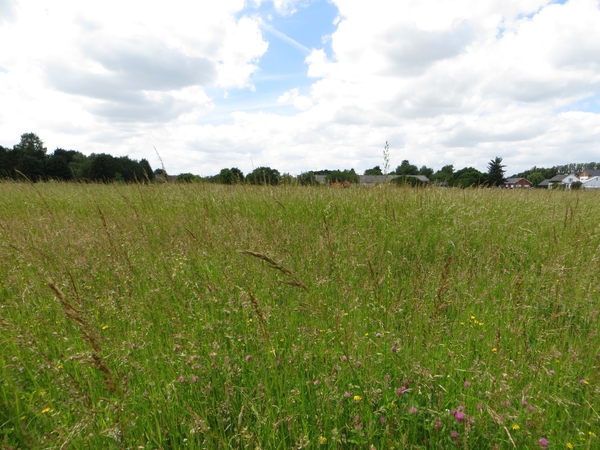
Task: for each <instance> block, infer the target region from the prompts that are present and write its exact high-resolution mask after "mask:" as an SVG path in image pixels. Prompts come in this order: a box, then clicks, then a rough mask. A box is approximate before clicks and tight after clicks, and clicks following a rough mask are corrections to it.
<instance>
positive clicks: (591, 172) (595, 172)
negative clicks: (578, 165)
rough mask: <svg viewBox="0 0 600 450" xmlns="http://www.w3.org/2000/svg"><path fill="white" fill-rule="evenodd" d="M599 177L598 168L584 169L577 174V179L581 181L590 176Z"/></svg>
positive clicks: (599, 171)
mask: <svg viewBox="0 0 600 450" xmlns="http://www.w3.org/2000/svg"><path fill="white" fill-rule="evenodd" d="M593 177H600V170H588V169H585V170H584V171H583V172H581V173H580V174H579V181H581V182H582V183H583V182H584V181H586V180H588V179H590V178H593Z"/></svg>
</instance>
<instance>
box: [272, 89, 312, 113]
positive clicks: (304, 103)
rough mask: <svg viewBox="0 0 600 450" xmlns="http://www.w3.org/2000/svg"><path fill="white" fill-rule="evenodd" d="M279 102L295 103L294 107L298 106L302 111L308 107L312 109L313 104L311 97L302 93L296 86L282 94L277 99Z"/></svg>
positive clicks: (284, 103)
mask: <svg viewBox="0 0 600 450" xmlns="http://www.w3.org/2000/svg"><path fill="white" fill-rule="evenodd" d="M277 103H279V104H283V105H286V104H291V105H294V108H297V109H299V110H301V111H306V110H307V109H310V108H312V106H313V104H312V101H311V100H310V98H308V97H306V96H304V95H300V92H299V89H298V88H294V89H292V90H290V91H287V92H285V93H284V94H282V95H280V96H279V98H278V99H277Z"/></svg>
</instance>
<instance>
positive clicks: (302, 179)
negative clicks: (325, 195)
mask: <svg viewBox="0 0 600 450" xmlns="http://www.w3.org/2000/svg"><path fill="white" fill-rule="evenodd" d="M296 179H297V180H298V184H299V185H300V186H316V185H318V184H319V182H318V181H317V177H316V176H315V174H314V172H302V173H301V174H300V175H298V177H297V178H296Z"/></svg>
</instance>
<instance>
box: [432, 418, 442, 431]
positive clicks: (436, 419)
mask: <svg viewBox="0 0 600 450" xmlns="http://www.w3.org/2000/svg"><path fill="white" fill-rule="evenodd" d="M434 427H435V429H436V430H439V429H440V428H442V422H440V418H439V417H436V418H435V425H434Z"/></svg>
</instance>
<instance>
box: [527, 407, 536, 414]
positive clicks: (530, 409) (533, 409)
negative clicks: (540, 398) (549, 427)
mask: <svg viewBox="0 0 600 450" xmlns="http://www.w3.org/2000/svg"><path fill="white" fill-rule="evenodd" d="M527 411H529V412H530V413H532V412H534V411H535V408H534V407H533V406H530V407H529V408H527Z"/></svg>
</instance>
